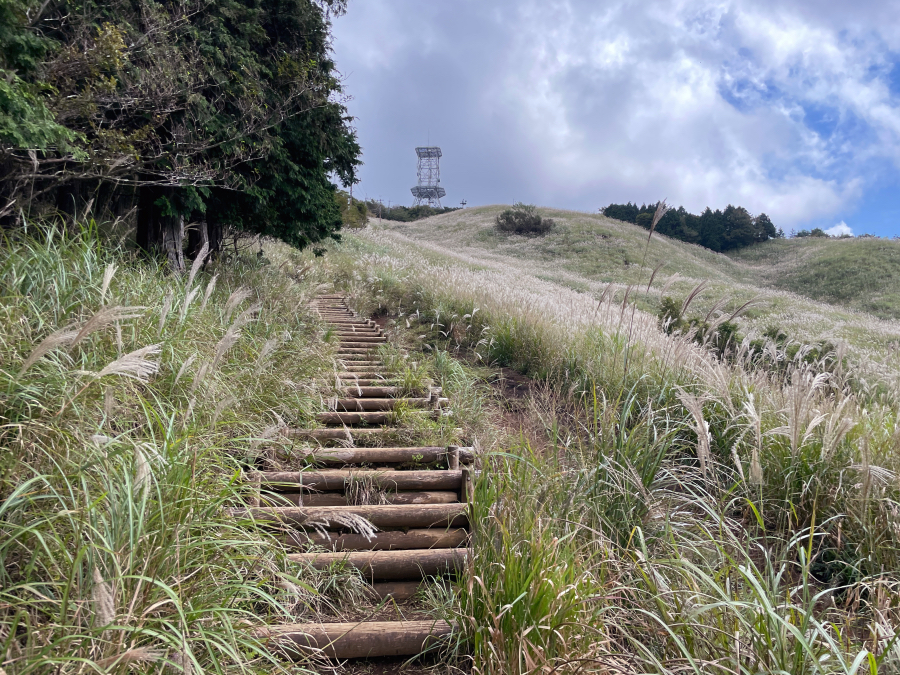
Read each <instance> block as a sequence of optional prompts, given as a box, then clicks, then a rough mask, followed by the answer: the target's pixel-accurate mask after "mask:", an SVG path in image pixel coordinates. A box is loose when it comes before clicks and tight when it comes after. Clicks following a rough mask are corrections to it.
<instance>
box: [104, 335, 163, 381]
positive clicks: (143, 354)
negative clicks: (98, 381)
mask: <svg viewBox="0 0 900 675" xmlns="http://www.w3.org/2000/svg"><path fill="white" fill-rule="evenodd" d="M161 351H162V349H161V346H160V345H158V344H156V345H147V346H146V347H141V348H140V349H135V350H134V351H133V352H129V353H128V354H125V355H124V356H121V357H119V358H118V359H116V360H115V361H113V362H112V363H109V364H107V366H106V367H105V368H103V370H101V371H100V372H98V373H91V374H92V375H93V376H94V377H96V378H101V377H106V376H107V375H120V376H122V377H130V378H132V379H134V380H138V381H139V382H147V381H148V380H149V379H150V376H151V375H154V374H155V373H156V372H157V371H158V370H159V362H158V361H151V360H149V359H148V358H147V357H148V356H155V355H157V354H159V353H160V352H161Z"/></svg>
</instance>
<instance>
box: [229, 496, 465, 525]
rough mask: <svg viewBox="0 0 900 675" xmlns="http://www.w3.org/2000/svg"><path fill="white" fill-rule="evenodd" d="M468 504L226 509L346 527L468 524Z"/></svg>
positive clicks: (243, 515) (266, 519) (263, 518)
mask: <svg viewBox="0 0 900 675" xmlns="http://www.w3.org/2000/svg"><path fill="white" fill-rule="evenodd" d="M468 507H469V505H468V504H464V503H458V504H415V505H402V506H395V505H373V506H311V507H305V506H304V507H297V506H260V507H238V508H229V509H226V513H227V514H228V515H230V516H232V517H234V518H238V519H252V520H255V521H257V522H262V523H272V524H289V525H292V526H295V527H304V526H305V525H307V524H309V525H310V526H312V527H314V528H315V529H316V530H333V529H341V528H344V527H347V526H348V525H347V524H348V523H352V522H353V520H354V519H360V518H361V519H363V520H367V521H368V522H369V523H370V524H371V525H373V526H374V527H376V528H379V529H381V528H403V527H409V528H429V527H442V528H447V527H451V528H453V527H468V526H469V508H468Z"/></svg>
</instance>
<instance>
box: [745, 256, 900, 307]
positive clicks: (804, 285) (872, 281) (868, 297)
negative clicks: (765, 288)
mask: <svg viewBox="0 0 900 675" xmlns="http://www.w3.org/2000/svg"><path fill="white" fill-rule="evenodd" d="M733 259H734V261H735V262H736V263H737V264H738V265H740V266H742V267H749V268H750V269H751V270H752V272H753V273H754V275H755V276H756V279H757V282H758V283H759V284H760V285H771V286H773V287H775V288H781V289H783V290H786V291H792V292H794V293H799V294H801V295H805V296H807V297H809V298H813V299H815V300H822V301H825V302H829V303H834V304H840V305H844V306H847V307H852V308H854V309H859V310H862V311H865V312H869V313H871V314H874V315H875V316H879V317H881V318H890V319H898V318H900V241H897V240H891V241H888V240H884V239H875V238H872V239H868V238H867V239H851V238H847V239H821V238H803V239H785V240H780V241H770V242H766V243H765V244H761V245H759V246H751V247H750V248H747V249H744V250H741V251H738V252H736V253H735V254H734V255H733Z"/></svg>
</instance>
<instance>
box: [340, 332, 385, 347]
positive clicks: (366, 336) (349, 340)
mask: <svg viewBox="0 0 900 675" xmlns="http://www.w3.org/2000/svg"><path fill="white" fill-rule="evenodd" d="M338 338H339V339H340V343H341V344H351V345H352V344H357V345H372V346H374V347H377V346H378V345H383V344H384V343H385V342H387V338H386V337H384V336H383V335H377V334H375V333H339V334H338Z"/></svg>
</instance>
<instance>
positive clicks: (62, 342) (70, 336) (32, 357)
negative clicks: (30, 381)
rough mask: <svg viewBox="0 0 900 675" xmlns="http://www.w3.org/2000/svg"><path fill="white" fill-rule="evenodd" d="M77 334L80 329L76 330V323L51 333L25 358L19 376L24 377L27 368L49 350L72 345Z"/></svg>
mask: <svg viewBox="0 0 900 675" xmlns="http://www.w3.org/2000/svg"><path fill="white" fill-rule="evenodd" d="M76 335H78V331H77V330H75V327H74V324H72V325H69V326H66V327H65V328H60V329H59V330H58V331H55V332H53V333H50V335H48V336H47V337H45V338H44V339H43V340H41V342H40V344H39V345H38V346H37V347H35V348H34V350H33V351H32V352H31V354H29V355H28V358H27V359H25V362H24V363H23V364H22V367H21V368H20V369H19V375H18V377H22V375H24V374H25V371H26V370H28V369H29V368H31V366H33V365H34V364H35V363H37V361H38V359H40V358H41V357H42V356H44V355H45V354H47V353H48V352H51V351H53V350H54V349H56V348H57V347H67V346H69V345H71V344H72V341H73V340H74V339H75V336H76Z"/></svg>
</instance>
